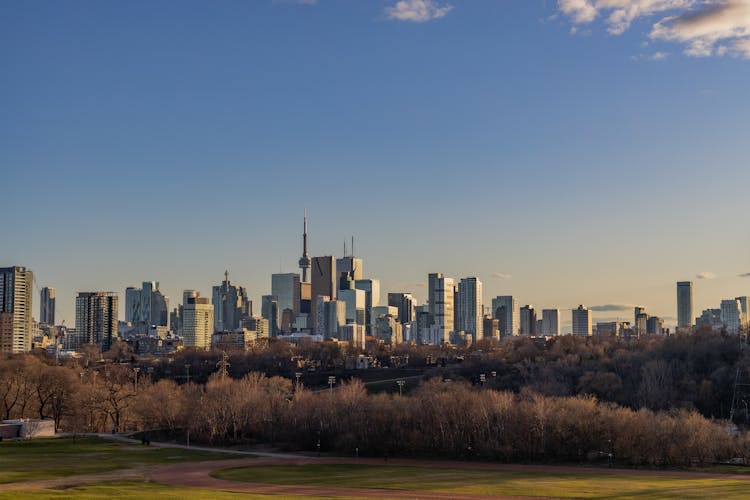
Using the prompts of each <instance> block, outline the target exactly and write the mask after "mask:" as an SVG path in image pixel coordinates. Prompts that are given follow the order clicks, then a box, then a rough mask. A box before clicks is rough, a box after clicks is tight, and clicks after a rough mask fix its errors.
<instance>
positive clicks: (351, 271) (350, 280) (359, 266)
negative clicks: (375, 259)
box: [336, 238, 364, 290]
mask: <svg viewBox="0 0 750 500" xmlns="http://www.w3.org/2000/svg"><path fill="white" fill-rule="evenodd" d="M353 246H354V238H352V247H353ZM353 251H354V248H352V252H353ZM363 267H364V265H363V260H362V259H360V258H357V257H355V256H354V255H346V245H344V257H343V258H341V259H336V272H337V273H338V279H337V281H336V290H344V289H346V288H354V282H355V281H357V280H361V279H362V277H363V276H364V275H363ZM344 285H347V286H344ZM349 285H350V286H349Z"/></svg>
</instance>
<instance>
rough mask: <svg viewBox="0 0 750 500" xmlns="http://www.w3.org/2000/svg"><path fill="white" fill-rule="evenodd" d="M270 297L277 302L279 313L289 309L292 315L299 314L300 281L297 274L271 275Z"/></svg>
mask: <svg viewBox="0 0 750 500" xmlns="http://www.w3.org/2000/svg"><path fill="white" fill-rule="evenodd" d="M271 295H274V296H275V297H276V298H277V299H278V301H279V311H280V313H283V311H284V310H286V309H289V310H291V311H292V313H294V314H295V315H296V314H299V313H300V296H301V293H300V281H299V274H297V273H284V274H272V275H271Z"/></svg>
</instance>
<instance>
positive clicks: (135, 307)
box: [125, 281, 169, 326]
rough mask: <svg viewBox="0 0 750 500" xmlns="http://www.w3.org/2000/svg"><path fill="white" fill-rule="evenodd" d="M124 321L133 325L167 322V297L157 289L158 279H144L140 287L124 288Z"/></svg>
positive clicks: (156, 324) (157, 324) (166, 323)
mask: <svg viewBox="0 0 750 500" xmlns="http://www.w3.org/2000/svg"><path fill="white" fill-rule="evenodd" d="M125 321H127V322H129V323H132V324H133V325H137V324H145V325H148V326H167V325H168V324H169V297H167V296H165V295H164V294H162V293H161V291H159V282H158V281H157V282H153V281H144V282H143V283H142V286H141V288H134V287H128V288H126V289H125Z"/></svg>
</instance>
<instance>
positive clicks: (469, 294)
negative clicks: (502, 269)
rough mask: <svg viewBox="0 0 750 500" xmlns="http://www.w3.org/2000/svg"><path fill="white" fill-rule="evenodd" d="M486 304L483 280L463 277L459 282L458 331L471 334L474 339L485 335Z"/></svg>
mask: <svg viewBox="0 0 750 500" xmlns="http://www.w3.org/2000/svg"><path fill="white" fill-rule="evenodd" d="M483 316H484V305H483V302H482V282H481V281H479V279H478V278H476V277H469V278H463V279H461V281H459V282H458V326H457V328H456V330H457V331H462V332H464V333H466V335H471V337H472V340H473V341H474V342H476V341H477V340H479V339H481V338H483V337H484V332H483V331H482V329H483V328H484V321H483Z"/></svg>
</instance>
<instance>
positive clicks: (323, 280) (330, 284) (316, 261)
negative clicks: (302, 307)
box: [310, 255, 336, 327]
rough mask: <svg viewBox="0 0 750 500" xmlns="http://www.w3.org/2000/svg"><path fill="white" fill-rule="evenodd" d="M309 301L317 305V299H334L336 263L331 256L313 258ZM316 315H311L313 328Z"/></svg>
mask: <svg viewBox="0 0 750 500" xmlns="http://www.w3.org/2000/svg"><path fill="white" fill-rule="evenodd" d="M311 275H312V276H311V277H310V278H311V286H310V300H311V302H312V303H313V304H317V302H318V297H328V298H329V299H330V300H335V299H336V280H335V276H336V262H335V260H334V258H333V256H331V255H327V256H324V257H313V259H312V269H311ZM317 321H318V315H317V314H315V315H313V327H315V326H316V325H317Z"/></svg>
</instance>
